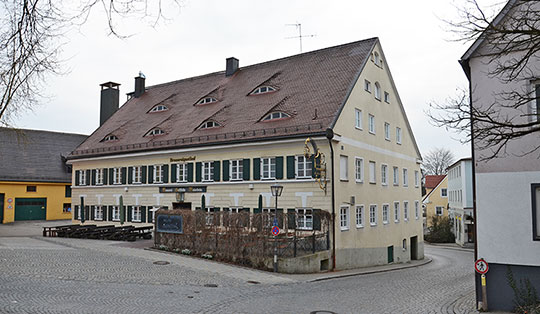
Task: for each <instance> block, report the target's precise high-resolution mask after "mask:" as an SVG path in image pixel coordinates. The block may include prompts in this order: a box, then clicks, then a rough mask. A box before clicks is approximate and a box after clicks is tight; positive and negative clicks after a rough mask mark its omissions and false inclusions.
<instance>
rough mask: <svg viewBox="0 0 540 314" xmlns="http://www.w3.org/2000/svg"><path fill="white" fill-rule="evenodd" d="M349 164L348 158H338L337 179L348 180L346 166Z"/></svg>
mask: <svg viewBox="0 0 540 314" xmlns="http://www.w3.org/2000/svg"><path fill="white" fill-rule="evenodd" d="M348 163H349V157H347V156H343V155H341V156H339V178H340V179H341V180H349V171H348V169H347V166H348V165H347V164H348Z"/></svg>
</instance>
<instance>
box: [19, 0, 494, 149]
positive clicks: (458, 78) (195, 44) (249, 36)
mask: <svg viewBox="0 0 540 314" xmlns="http://www.w3.org/2000/svg"><path fill="white" fill-rule="evenodd" d="M499 2H500V1H496V0H484V1H481V3H482V4H486V5H488V4H494V3H499ZM460 3H463V0H455V1H452V0H435V1H434V0H415V1H396V0H379V1H313V0H309V1H293V0H287V1H259V0H242V1H219V0H186V1H184V2H183V5H182V7H181V8H180V9H179V10H175V9H174V8H171V9H168V11H167V14H168V16H169V17H171V20H170V21H167V22H165V23H161V24H160V25H158V26H157V27H155V28H152V27H148V26H147V24H146V23H144V22H143V21H129V20H125V21H118V26H119V29H120V31H121V32H122V33H123V34H133V36H131V37H129V38H127V39H118V38H116V37H112V36H107V34H108V31H107V24H106V21H105V20H104V18H103V15H100V14H99V10H96V12H93V14H92V15H91V16H90V19H89V21H88V22H87V24H85V25H84V26H83V27H82V28H81V29H80V30H78V31H73V32H71V33H69V34H68V37H67V38H68V42H67V44H66V45H65V46H64V48H63V55H62V56H63V58H64V59H65V63H64V66H65V68H64V70H67V71H68V73H67V74H66V75H63V76H57V77H51V78H49V79H48V83H47V85H46V88H47V90H46V91H45V94H46V95H48V96H49V97H48V98H47V99H46V100H44V101H43V102H42V104H41V105H39V106H38V107H36V108H35V109H34V111H33V112H28V113H25V114H24V115H23V116H22V117H20V118H18V119H16V120H15V121H14V125H15V126H17V127H21V128H30V129H42V130H51V131H63V132H73V133H82V134H91V133H92V132H93V131H94V130H95V129H96V128H97V127H98V125H99V97H100V87H99V84H101V83H104V82H108V81H113V82H117V83H120V84H122V85H121V86H120V92H121V99H120V102H121V103H123V102H124V101H125V100H126V97H125V94H126V93H128V92H131V91H133V89H134V77H135V76H137V74H138V73H139V71H142V72H143V73H144V74H145V75H146V85H147V86H150V85H155V84H159V83H164V82H168V81H172V80H178V79H182V78H186V77H191V76H196V75H202V74H206V73H210V72H215V71H220V70H224V69H225V59H226V58H227V57H232V56H234V57H236V58H238V59H239V60H240V66H241V67H242V66H246V65H251V64H255V63H259V62H264V61H268V60H273V59H277V58H281V57H285V56H290V55H293V54H297V53H299V52H300V51H299V50H300V47H299V41H298V39H286V38H287V37H293V36H297V35H298V29H297V28H296V27H295V26H288V25H286V24H294V23H301V24H302V32H303V35H315V36H314V37H308V38H304V40H303V51H304V52H306V51H311V50H316V49H321V48H325V47H330V46H335V45H340V44H345V43H348V42H352V41H357V40H362V39H366V38H370V37H379V39H380V41H381V44H382V48H383V50H384V53H385V55H386V62H387V63H388V65H389V67H390V71H391V72H392V75H393V78H394V80H395V83H396V86H397V89H398V92H399V94H400V97H401V100H402V101H403V105H404V106H405V110H406V112H407V116H408V119H409V122H410V124H411V126H412V128H413V132H414V135H415V138H416V141H417V143H418V145H419V148H420V151H421V152H422V154H423V155H425V154H426V153H427V152H428V151H429V150H431V149H433V148H434V147H447V148H449V149H451V150H452V151H453V152H454V155H455V156H456V157H457V158H462V157H469V156H470V146H469V145H468V144H467V145H462V144H460V143H459V142H458V141H457V140H455V139H452V138H457V135H455V134H452V133H448V132H447V131H446V130H445V129H444V128H437V127H434V126H431V125H430V124H429V122H428V119H427V117H426V115H425V113H424V112H425V110H427V108H428V104H429V102H432V101H439V102H442V101H444V100H445V99H446V98H447V97H449V96H452V95H454V94H455V93H456V88H457V87H466V86H467V79H466V77H465V75H464V74H463V71H462V70H461V67H460V65H459V64H458V62H457V60H458V59H459V58H460V57H461V55H462V54H463V53H464V52H465V50H466V49H467V48H468V45H464V44H463V43H457V42H453V41H450V39H452V38H453V35H452V34H451V33H450V32H448V27H447V26H446V25H445V23H444V22H442V21H441V19H452V18H454V17H455V16H456V8H455V6H456V5H459V4H460Z"/></svg>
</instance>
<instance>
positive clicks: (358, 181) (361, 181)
mask: <svg viewBox="0 0 540 314" xmlns="http://www.w3.org/2000/svg"><path fill="white" fill-rule="evenodd" d="M356 183H364V180H356Z"/></svg>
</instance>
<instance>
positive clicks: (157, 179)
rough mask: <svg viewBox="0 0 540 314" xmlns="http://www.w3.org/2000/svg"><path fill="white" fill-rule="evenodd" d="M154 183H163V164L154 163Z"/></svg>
mask: <svg viewBox="0 0 540 314" xmlns="http://www.w3.org/2000/svg"><path fill="white" fill-rule="evenodd" d="M153 175H154V183H163V165H154V173H153Z"/></svg>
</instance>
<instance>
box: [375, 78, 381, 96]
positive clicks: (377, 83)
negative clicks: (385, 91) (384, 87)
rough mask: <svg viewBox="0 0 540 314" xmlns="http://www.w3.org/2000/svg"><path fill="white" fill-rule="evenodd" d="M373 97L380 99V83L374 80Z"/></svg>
mask: <svg viewBox="0 0 540 314" xmlns="http://www.w3.org/2000/svg"><path fill="white" fill-rule="evenodd" d="M375 99H377V100H381V85H379V82H375Z"/></svg>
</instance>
